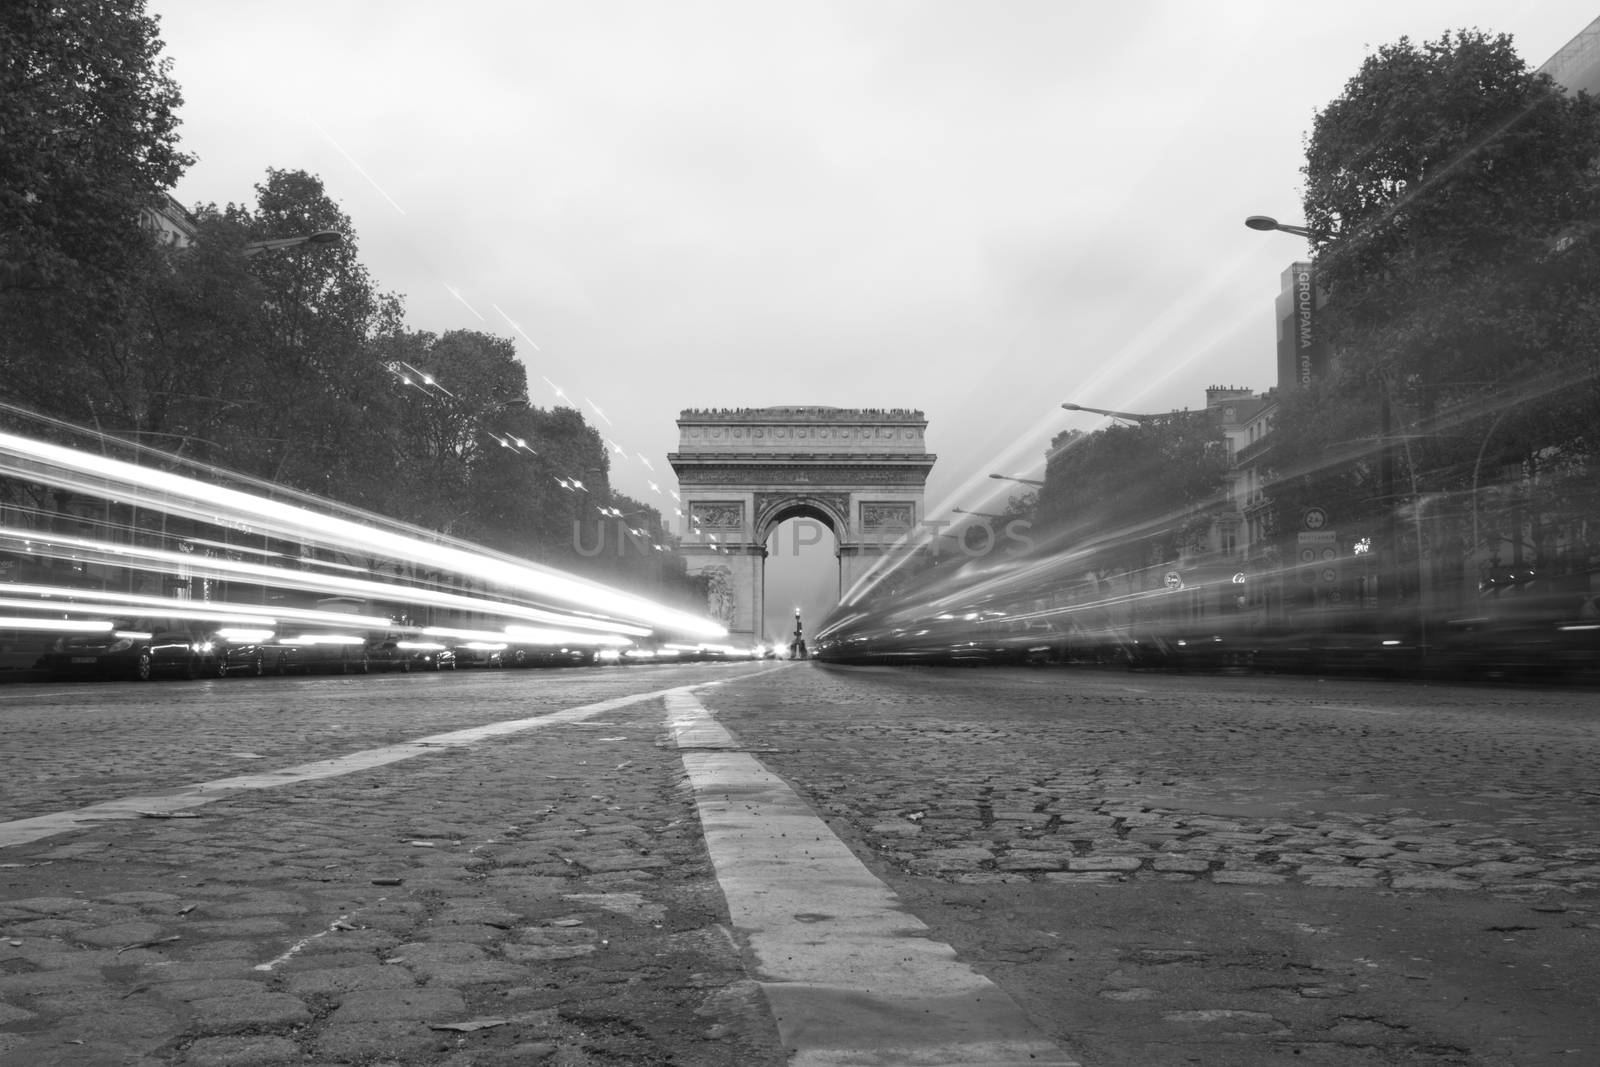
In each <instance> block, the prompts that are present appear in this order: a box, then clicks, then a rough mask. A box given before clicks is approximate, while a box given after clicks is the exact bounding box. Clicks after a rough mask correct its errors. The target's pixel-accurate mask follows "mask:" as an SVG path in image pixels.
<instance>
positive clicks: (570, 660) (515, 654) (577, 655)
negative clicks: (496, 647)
mask: <svg viewBox="0 0 1600 1067" xmlns="http://www.w3.org/2000/svg"><path fill="white" fill-rule="evenodd" d="M500 658H501V660H502V662H504V663H505V665H506V666H508V667H585V666H588V665H589V664H591V663H593V662H594V650H593V649H590V648H570V647H568V646H566V645H535V644H517V643H513V644H511V645H510V646H509V647H507V649H506V650H505V652H504V653H502V654H501V657H500Z"/></svg>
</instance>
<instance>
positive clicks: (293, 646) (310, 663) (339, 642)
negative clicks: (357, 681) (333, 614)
mask: <svg viewBox="0 0 1600 1067" xmlns="http://www.w3.org/2000/svg"><path fill="white" fill-rule="evenodd" d="M263 654H264V656H265V658H266V665H265V666H266V669H267V670H270V671H272V672H273V673H274V674H309V673H311V672H313V671H327V672H329V673H332V674H366V673H367V671H369V670H370V669H371V660H370V659H369V657H368V654H367V635H366V634H365V633H363V632H361V631H358V630H355V629H349V630H338V631H334V630H329V629H322V628H317V629H312V628H306V629H293V628H292V629H290V630H288V631H286V632H280V633H279V634H278V635H277V637H275V638H274V639H273V640H272V642H271V643H270V644H268V645H266V646H264V647H263Z"/></svg>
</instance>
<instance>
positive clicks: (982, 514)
mask: <svg viewBox="0 0 1600 1067" xmlns="http://www.w3.org/2000/svg"><path fill="white" fill-rule="evenodd" d="M991 477H993V475H991ZM950 510H951V511H953V512H955V513H956V514H957V515H976V516H977V517H978V518H980V519H1003V518H1005V516H1004V515H996V514H995V513H994V512H992V511H967V510H966V509H965V508H956V507H952V508H951V509H950Z"/></svg>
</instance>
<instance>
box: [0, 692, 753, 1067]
mask: <svg viewBox="0 0 1600 1067" xmlns="http://www.w3.org/2000/svg"><path fill="white" fill-rule="evenodd" d="M701 673H702V674H704V669H702V672H701ZM692 674H693V672H691V671H689V670H687V669H684V670H676V671H673V670H660V671H653V672H648V673H647V672H639V673H638V674H637V675H634V674H631V673H629V672H618V671H614V672H611V673H610V674H609V675H608V676H602V675H601V674H600V673H599V672H581V673H580V672H572V673H571V674H565V673H562V674H555V675H552V674H549V673H546V672H539V673H537V674H536V673H533V672H505V673H496V674H485V675H481V676H472V677H459V678H449V677H440V678H434V677H421V678H418V677H411V678H406V677H402V676H395V677H393V678H377V679H351V680H345V679H306V680H296V681H291V682H281V681H279V680H276V679H270V680H265V681H263V682H261V683H259V684H258V683H256V682H254V681H250V682H241V681H238V680H234V681H219V682H208V683H200V684H197V685H189V686H182V685H173V686H159V687H156V686H133V685H127V686H122V685H117V686H101V687H75V688H68V687H56V686H51V687H35V686H18V687H10V688H8V689H6V690H4V691H3V694H0V696H3V700H4V704H3V705H0V726H3V728H4V730H5V731H6V745H5V749H4V753H3V755H0V781H3V782H4V783H5V788H6V798H5V805H6V807H5V808H4V813H5V817H7V818H15V817H19V816H28V815H38V814H42V813H44V812H46V811H50V810H59V809H60V808H62V807H64V806H70V805H75V804H81V803H89V802H94V801H103V800H106V799H108V798H111V797H118V796H124V795H149V794H153V793H159V792H161V791H162V790H163V789H170V788H175V787H178V786H181V785H187V784H189V783H193V782H199V781H204V780H206V779H207V778H211V777H222V776H225V775H232V774H238V773H239V772H240V771H241V769H243V770H247V771H260V770H264V769H268V768H276V767H282V766H287V765H290V764H295V763H301V762H304V761H306V760H308V759H317V758H323V757H327V756H331V755H338V754H342V753H346V752H350V751H355V750H357V749H360V748H364V747H369V746H372V745H382V744H392V743H394V742H395V741H399V740H406V739H412V738H417V737H422V736H426V735H430V734H435V733H438V732H439V731H441V730H450V729H460V728H463V727H469V726H475V725H480V724H483V723H487V722H493V721H498V720H506V719H512V718H523V717H526V716H529V715H535V714H538V713H540V712H541V711H547V710H552V709H555V708H565V707H572V706H574V705H579V704H583V703H585V702H592V701H594V700H601V699H606V698H608V697H614V696H617V695H619V694H621V693H624V692H626V691H628V690H630V689H635V690H648V689H653V688H658V687H664V686H670V685H674V684H683V683H684V682H687V681H689V680H692ZM417 682H421V683H423V686H425V687H427V688H423V687H419V686H418V685H416V683H417ZM130 697H134V698H138V699H136V700H130V699H129V698H130ZM74 715H76V716H78V717H77V718H74V717H73V716H74ZM662 715H663V712H662V707H661V701H660V700H659V699H654V700H645V701H640V702H637V703H634V704H630V705H628V706H627V707H624V708H620V709H616V710H612V711H608V712H604V713H602V714H600V715H597V716H595V717H593V718H592V719H590V720H588V721H583V722H575V723H568V724H564V725H559V726H553V727H550V728H547V729H539V730H532V731H528V732H525V733H520V734H515V735H508V736H506V737H503V738H496V739H494V740H493V741H492V742H488V743H482V744H477V745H473V746H470V747H459V748H448V749H442V750H441V751H439V752H438V753H437V754H429V755H425V756H423V757H420V758H417V759H414V760H409V761H406V762H401V763H395V764H391V765H388V766H383V767H378V768H374V769H371V770H365V771H361V772H358V773H353V774H349V775H346V776H343V777H338V778H333V779H329V780H325V781H318V782H307V783H300V784H295V785H290V786H286V787H283V788H279V789H265V790H257V791H250V792H244V793H237V794H232V795H229V796H228V797H227V798H226V799H222V800H218V801H216V802H214V803H211V804H208V805H206V806H205V807H202V808H199V809H195V810H193V811H192V812H188V814H193V815H194V817H193V818H159V819H158V818H144V819H135V820H132V821H121V822H108V823H105V824H102V825H99V826H97V827H95V828H94V829H90V830H86V831H77V832H72V833H68V834H65V835H61V836H57V837H52V838H47V839H44V840H40V841H37V842H34V843H32V844H26V845H19V846H15V847H10V848H4V849H0V935H3V936H0V1063H4V1064H6V1065H8V1067H9V1065H12V1064H16V1065H19V1067H20V1065H28V1067H46V1065H57V1064H59V1065H83V1067H106V1065H113V1064H115V1065H140V1067H153V1065H156V1064H163V1065H165V1064H184V1065H194V1067H266V1065H278V1064H298V1065H303V1064H318V1063H330V1064H331V1063H361V1064H381V1063H393V1064H445V1065H451V1067H466V1065H472V1067H480V1065H484V1067H486V1065H496V1064H516V1065H519V1067H520V1065H523V1064H543V1063H549V1064H559V1065H563V1067H565V1065H589V1064H622V1063H626V1064H659V1063H682V1064H701V1063H704V1064H712V1065H728V1067H744V1065H747V1064H753V1065H761V1064H769V1063H772V1064H775V1063H781V1062H783V1061H784V1057H783V1056H781V1055H780V1054H779V1053H778V1051H777V1050H776V1048H775V1045H774V1035H773V1031H772V1027H771V1023H770V1020H769V1019H768V1018H767V1015H766V1011H765V1007H764V1005H763V1003H762V1002H761V999H760V996H759V993H758V992H757V991H756V989H755V987H754V985H753V984H752V983H751V982H749V981H748V980H747V978H746V976H745V974H744V970H743V964H742V960H741V957H740V952H739V949H738V946H737V942H736V940H735V938H734V936H733V933H732V931H731V930H729V929H728V927H727V925H726V909H725V906H724V904H723V900H722V896H721V892H720V890H719V889H718V887H717V884H716V882H715V880H714V878H713V877H712V874H711V870H710V867H709V864H708V862H707V859H706V855H705V849H704V844H703V841H702V839H701V835H700V833H699V829H698V823H697V821H696V816H695V811H694V807H693V804H692V802H691V800H690V798H689V797H688V796H687V795H686V794H685V792H684V790H683V788H682V766H681V763H680V761H679V759H678V756H677V755H676V753H675V752H673V751H672V749H671V748H670V746H665V745H664V744H663V723H662Z"/></svg>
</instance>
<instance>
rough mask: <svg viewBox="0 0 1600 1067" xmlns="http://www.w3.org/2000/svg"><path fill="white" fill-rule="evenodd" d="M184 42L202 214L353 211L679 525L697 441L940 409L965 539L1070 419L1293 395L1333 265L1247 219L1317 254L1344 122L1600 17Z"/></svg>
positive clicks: (398, 21)
mask: <svg viewBox="0 0 1600 1067" xmlns="http://www.w3.org/2000/svg"><path fill="white" fill-rule="evenodd" d="M149 8H150V10H151V11H152V12H153V13H155V14H158V15H160V16H161V20H162V36H163V39H164V40H165V41H166V44H167V54H168V55H169V56H171V57H172V59H173V60H174V75H175V77H176V78H177V80H178V82H179V83H180V84H181V86H182V87H183V93H184V97H185V101H186V102H185V105H184V107H183V110H182V117H183V119H184V125H183V129H182V136H183V140H184V147H185V148H186V149H187V150H188V151H190V152H193V153H195V154H196V155H198V157H199V162H198V163H197V164H196V165H195V166H194V167H193V168H192V169H191V170H190V171H189V173H188V175H187V177H186V178H185V179H184V180H183V182H182V183H181V184H180V186H179V187H178V189H177V190H176V191H175V192H176V195H177V196H178V198H179V199H180V200H182V201H184V202H185V203H190V204H192V203H196V202H210V201H215V202H218V203H223V202H227V201H230V200H231V201H250V200H252V198H253V192H252V187H253V186H254V184H255V183H256V182H258V181H260V180H262V178H263V177H264V175H265V172H266V169H267V168H268V167H269V166H270V167H279V168H285V169H304V170H307V171H310V172H312V173H315V174H318V175H320V176H321V177H322V179H323V181H324V182H325V184H326V186H327V189H328V191H329V193H330V195H331V196H332V197H333V198H334V199H335V200H337V201H338V202H339V203H340V204H341V205H342V207H343V208H344V210H345V212H346V213H347V214H349V215H350V217H351V219H352V221H353V223H354V226H355V229H356V232H357V235H358V239H359V243H360V249H361V255H362V259H363V261H364V262H365V263H366V265H367V267H368V269H369V270H370V271H371V272H372V274H373V276H374V278H375V279H376V281H377V283H378V284H379V286H380V287H381V288H383V289H385V290H388V291H392V292H396V293H399V294H401V295H402V296H403V297H404V299H405V304H406V308H407V311H408V315H407V318H408V321H409V324H410V325H411V326H412V327H413V328H416V329H426V330H433V331H444V330H449V329H457V328H472V329H482V330H487V331H490V332H493V333H497V334H500V335H502V336H507V337H512V338H514V339H515V340H516V342H517V347H518V352H519V354H520V355H521V357H522V359H523V360H524V361H525V362H526V363H527V365H528V369H529V378H530V385H531V388H532V392H533V399H534V401H535V403H538V404H540V405H545V406H548V405H550V404H552V403H555V402H558V401H557V397H556V395H555V393H554V391H553V389H552V387H551V385H550V384H548V383H554V385H555V386H558V387H559V388H560V389H561V390H562V392H563V393H564V394H565V396H566V397H568V398H570V399H571V402H572V405H573V406H576V407H579V408H581V409H582V410H583V411H584V412H585V414H586V416H588V417H589V419H590V421H591V422H592V423H594V424H596V425H597V426H598V427H599V428H600V430H601V431H602V432H603V433H605V434H606V435H607V436H608V437H611V438H613V439H614V440H616V441H617V442H618V443H620V444H621V445H623V446H625V447H626V448H627V450H628V457H627V458H624V457H623V456H620V455H614V456H613V462H614V470H613V474H612V481H613V484H614V485H615V486H616V487H617V488H618V489H620V490H622V491H624V492H627V493H629V494H631V495H634V496H637V497H640V498H641V499H644V500H647V501H649V502H651V503H655V504H658V505H660V506H661V507H662V508H663V510H664V511H665V512H666V513H667V514H668V515H670V514H671V507H672V499H671V497H670V495H668V494H670V492H671V491H672V490H673V489H675V488H676V483H675V481H674V480H673V477H672V472H671V469H670V467H669V466H668V465H667V462H666V454H667V453H668V452H670V451H674V450H675V449H676V447H677V440H678V439H677V427H676V425H675V421H674V420H675V419H676V417H677V415H678V412H679V411H680V409H683V408H689V407H752V406H755V407H759V406H768V405H776V404H827V405H834V406H840V407H910V408H918V409H920V410H922V411H923V412H925V413H926V415H927V417H928V422H929V426H928V443H929V450H930V451H932V452H936V453H938V455H939V461H938V463H937V464H936V465H935V467H934V470H933V474H932V476H931V477H930V479H929V483H928V498H927V502H928V513H929V514H930V515H934V514H936V513H937V512H938V510H939V509H940V507H941V505H943V506H946V507H947V506H948V505H949V504H952V503H953V504H956V505H959V506H961V507H964V508H967V509H971V510H979V509H983V510H998V506H999V505H1001V504H1003V502H1004V498H1005V496H1006V495H1007V494H1008V489H1007V488H1006V487H1005V486H1004V485H1003V483H1001V482H998V481H994V480H990V479H988V478H987V475H988V473H990V472H993V471H1000V472H1005V473H1013V474H1025V475H1037V473H1038V472H1039V470H1040V469H1041V468H1042V456H1043V451H1044V448H1045V447H1046V445H1047V444H1048V441H1049V438H1050V436H1051V435H1052V434H1053V433H1055V432H1057V431H1059V430H1061V429H1063V428H1066V427H1068V426H1080V427H1082V428H1084V429H1092V428H1093V427H1094V426H1095V425H1096V423H1095V421H1094V420H1093V419H1092V418H1091V417H1090V416H1086V415H1081V414H1079V415H1069V414H1068V413H1066V412H1064V411H1061V410H1060V408H1059V406H1058V405H1059V404H1060V403H1061V402H1062V401H1073V402H1076V403H1080V404H1087V405H1091V406H1097V407H1108V408H1117V409H1121V410H1135V411H1141V410H1158V411H1159V410H1168V409H1172V408H1182V407H1198V406H1200V405H1202V404H1203V403H1204V390H1205V388H1206V386H1208V385H1237V386H1248V387H1251V388H1254V389H1257V390H1264V389H1266V388H1268V387H1270V386H1271V385H1273V384H1274V381H1273V376H1274V373H1275V372H1274V348H1273V345H1274V336H1275V335H1274V324H1273V316H1272V308H1273V300H1274V297H1275V295H1276V293H1277V291H1278V286H1279V276H1280V274H1281V272H1282V271H1283V269H1284V268H1285V267H1286V266H1287V265H1288V264H1289V263H1290V262H1291V261H1292V260H1294V259H1295V258H1296V257H1297V256H1299V255H1301V254H1302V253H1303V252H1304V245H1303V243H1302V242H1300V241H1299V240H1298V239H1296V238H1293V237H1289V236H1287V235H1283V234H1262V233H1257V232H1255V231H1251V230H1247V229H1246V228H1245V227H1244V225H1243V219H1244V217H1245V216H1246V215H1251V214H1269V215H1274V216H1277V217H1278V218H1279V219H1282V220H1284V221H1297V220H1298V218H1299V215H1300V211H1299V202H1300V192H1301V188H1300V173H1299V169H1300V166H1301V164H1302V162H1303V149H1304V143H1303V139H1304V137H1305V135H1306V133H1307V132H1308V131H1309V129H1310V127H1311V122H1312V118H1313V115H1314V113H1315V112H1316V111H1317V110H1318V109H1319V108H1321V107H1323V106H1324V105H1326V104H1327V103H1328V102H1329V101H1330V100H1332V99H1333V98H1335V97H1336V96H1337V95H1338V94H1339V93H1340V92H1341V90H1342V88H1343V86H1344V84H1345V82H1346V81H1347V80H1348V79H1349V78H1350V77H1352V76H1353V75H1354V74H1355V73H1356V71H1357V69H1358V67H1359V66H1360V64H1361V62H1362V59H1363V58H1364V57H1365V56H1366V55H1368V54H1369V53H1370V52H1371V51H1372V50H1373V49H1375V48H1376V47H1377V46H1379V45H1382V44H1387V43H1390V42H1393V41H1395V40H1397V39H1399V38H1400V37H1401V36H1405V35H1409V36H1411V37H1412V38H1413V39H1417V40H1429V39H1434V38H1437V37H1438V36H1439V35H1440V34H1441V32H1443V31H1444V30H1447V29H1459V28H1463V27H1476V28H1479V29H1483V30H1486V31H1492V32H1505V33H1510V34H1512V35H1513V36H1514V38H1515V39H1516V43H1517V46H1518V51H1519V52H1520V53H1521V54H1522V56H1523V57H1524V58H1525V59H1527V60H1528V62H1529V64H1530V65H1532V66H1538V65H1539V64H1541V63H1543V62H1544V61H1545V60H1546V59H1548V58H1549V56H1550V55H1551V54H1552V53H1553V52H1554V51H1556V50H1557V49H1558V48H1560V47H1561V46H1562V45H1564V44H1566V43H1567V42H1568V41H1569V40H1571V38H1572V37H1574V36H1575V35H1576V34H1577V33H1578V32H1579V31H1581V30H1582V29H1583V28H1584V27H1585V26H1586V25H1587V24H1588V23H1589V22H1590V21H1591V20H1592V19H1593V18H1594V16H1595V9H1594V8H1593V6H1592V5H1590V4H1584V3H1579V2H1576V0H1543V2H1541V0H1532V2H1524V3H1521V4H1518V5H1512V4H1509V3H1487V2H1480V0H1448V2H1436V0H1400V2H1396V0H1382V2H1377V0H1347V2H1343V3H1339V4H1321V5H1312V6H1306V5H1303V4H1289V3H1284V2H1283V0H1272V2H1260V3H1257V2H1227V3H1216V2H1213V3H1199V2H1195V0H1188V2H1168V3H1156V2H1117V3H1097V4H1090V3H1077V2H1066V0H1058V2H1044V0H1037V2H1033V0H1030V2H1009V3H1007V2H994V0H983V2H980V0H970V2H962V3H954V2H910V0H896V2H887V0H877V2H875V0H851V2H837V3H823V2H805V0H789V2H785V3H777V2H760V0H715V2H700V0H670V2H660V0H656V2H616V0H581V2H580V0H562V2H559V3H557V2H540V0H514V2H513V0H456V2H452V3H440V2H438V0H382V2H376V0H375V2H355V0H272V2H271V3H265V2H261V0H249V2H244V0H240V2H235V3H227V4H222V3H217V2H216V0H150V3H149ZM512 323H515V326H513V325H512ZM447 384H448V383H447ZM596 409H598V411H599V412H603V415H602V414H599V413H597V410H596ZM639 456H642V457H643V460H641V459H640V458H638V457H639ZM646 460H647V461H648V464H649V467H653V468H654V470H653V472H652V470H650V469H649V468H648V467H647V466H646V464H645V462H644V461H646ZM652 483H653V485H654V488H652ZM1016 488H1017V487H1016V486H1012V487H1011V489H1016ZM830 547H831V546H830ZM770 579H771V568H769V581H770ZM769 588H770V587H769ZM788 628H792V623H791V626H790V627H788ZM786 629H787V628H786Z"/></svg>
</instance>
